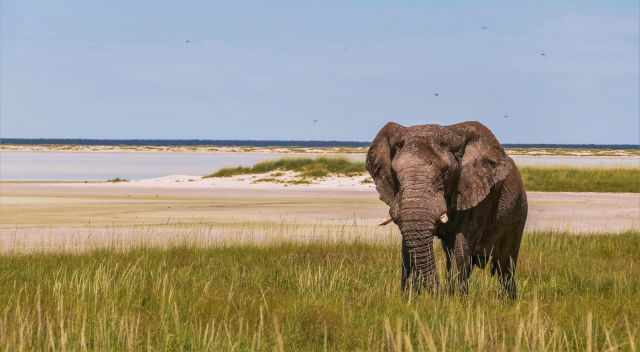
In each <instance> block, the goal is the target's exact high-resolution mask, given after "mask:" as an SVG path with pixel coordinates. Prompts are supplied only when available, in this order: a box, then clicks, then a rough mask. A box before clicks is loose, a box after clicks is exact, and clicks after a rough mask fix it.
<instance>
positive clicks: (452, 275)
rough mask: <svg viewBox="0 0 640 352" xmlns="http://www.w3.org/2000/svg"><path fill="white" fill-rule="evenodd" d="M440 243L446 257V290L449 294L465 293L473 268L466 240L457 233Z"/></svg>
mask: <svg viewBox="0 0 640 352" xmlns="http://www.w3.org/2000/svg"><path fill="white" fill-rule="evenodd" d="M442 244H443V248H444V251H445V256H446V259H447V291H448V292H449V294H455V293H456V292H460V293H461V294H463V295H466V294H467V293H468V289H469V287H468V286H469V285H468V282H469V276H471V271H472V270H473V262H472V258H471V251H470V249H469V245H468V242H467V241H466V239H465V237H464V235H463V234H461V233H458V234H455V235H451V236H448V237H446V238H445V240H444V241H443V243H442Z"/></svg>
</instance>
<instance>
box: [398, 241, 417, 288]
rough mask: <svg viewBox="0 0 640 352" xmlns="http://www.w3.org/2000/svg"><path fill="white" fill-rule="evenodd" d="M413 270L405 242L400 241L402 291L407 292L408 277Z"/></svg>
mask: <svg viewBox="0 0 640 352" xmlns="http://www.w3.org/2000/svg"><path fill="white" fill-rule="evenodd" d="M413 270H414V268H413V263H412V262H411V256H410V255H409V248H408V247H407V244H406V242H405V240H402V279H401V281H400V287H401V288H402V291H406V290H407V284H408V282H409V277H410V276H411V275H412V272H413Z"/></svg>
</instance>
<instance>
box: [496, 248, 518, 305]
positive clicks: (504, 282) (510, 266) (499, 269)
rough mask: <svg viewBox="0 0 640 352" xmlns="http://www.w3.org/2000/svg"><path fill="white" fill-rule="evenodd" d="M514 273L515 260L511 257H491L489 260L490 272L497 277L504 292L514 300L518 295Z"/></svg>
mask: <svg viewBox="0 0 640 352" xmlns="http://www.w3.org/2000/svg"><path fill="white" fill-rule="evenodd" d="M515 273H516V262H515V260H514V259H513V258H511V257H503V258H493V260H492V262H491V274H492V275H496V276H497V277H498V281H500V285H501V286H502V290H503V292H504V294H505V295H506V297H508V298H509V299H512V300H515V299H516V298H517V296H518V292H517V285H516V279H515Z"/></svg>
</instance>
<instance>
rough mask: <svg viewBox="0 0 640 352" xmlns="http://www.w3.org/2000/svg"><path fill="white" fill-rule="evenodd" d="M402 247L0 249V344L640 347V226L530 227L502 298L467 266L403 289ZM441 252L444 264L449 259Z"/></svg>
mask: <svg viewBox="0 0 640 352" xmlns="http://www.w3.org/2000/svg"><path fill="white" fill-rule="evenodd" d="M397 247H398V246H397V245H389V244H383V243H381V244H364V243H358V242H350V243H349V242H345V243H336V242H331V243H329V242H327V243H309V244H303V243H297V244H295V243H281V244H272V245H268V246H256V245H226V246H222V247H209V248H202V247H195V246H188V245H184V246H176V247H173V248H169V249H157V248H156V249H153V248H138V249H132V250H127V251H121V250H99V251H93V252H89V253H84V254H76V255H73V254H22V255H20V254H13V255H7V256H1V257H0V348H1V349H2V350H6V351H21V350H24V351H28V350H78V351H83V350H130V351H132V350H135V351H138V350H155V351H160V350H170V351H183V350H235V351H247V350H261V351H271V350H278V351H284V350H286V351H307V350H315V351H321V350H367V351H440V350H452V351H483V350H485V351H506V350H509V351H518V350H528V351H545V350H546V351H566V350H575V351H599V350H629V351H633V350H637V349H638V348H639V347H640V346H639V344H640V341H639V337H640V327H639V324H638V321H640V233H627V234H623V235H616V236H609V235H598V236H570V235H566V234H527V235H525V239H524V242H523V245H522V250H521V256H520V263H519V270H518V275H519V276H518V283H519V288H520V293H521V297H520V299H519V300H518V301H517V302H508V301H505V300H503V299H502V298H500V296H499V290H498V285H497V283H496V282H495V280H493V278H491V277H490V276H489V275H488V274H487V273H486V272H480V271H477V272H475V273H474V275H473V276H472V280H471V288H470V294H469V295H468V296H467V297H448V296H430V295H424V296H420V297H411V296H409V297H403V296H401V295H400V290H399V277H400V271H399V269H400V267H399V266H400V258H399V248H397ZM436 250H437V253H438V254H439V255H440V254H441V253H440V249H439V248H437V249H436ZM439 261H440V266H439V268H442V267H443V265H442V256H441V255H440V256H439ZM616 348H618V349H616Z"/></svg>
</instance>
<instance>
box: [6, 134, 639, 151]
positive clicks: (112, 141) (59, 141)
mask: <svg viewBox="0 0 640 352" xmlns="http://www.w3.org/2000/svg"><path fill="white" fill-rule="evenodd" d="M45 142H46V143H45ZM72 142H80V143H82V144H90V145H117V144H119V145H153V143H154V142H155V143H163V144H161V145H167V143H172V144H174V145H192V146H193V145H211V143H218V144H219V143H224V144H228V145H227V146H238V147H240V146H252V145H247V144H238V143H259V144H261V146H274V147H275V146H287V147H293V146H301V147H314V146H317V147H319V146H327V145H328V144H337V145H336V146H349V145H350V146H353V147H364V146H368V145H369V144H371V142H370V141H357V140H314V139H307V140H305V139H290V140H288V139H205V138H188V139H182V138H179V139H174V138H42V137H38V138H28V137H27V138H25V137H18V138H15V137H11V138H5V137H1V138H0V144H20V145H38V144H54V145H64V144H78V143H72ZM100 142H103V143H104V142H107V143H106V144H98V143H100ZM181 142H182V143H185V142H189V143H188V144H181ZM207 142H208V143H207ZM265 143H274V144H272V145H268V144H265ZM295 143H304V144H307V145H296V144H295ZM308 144H316V145H308ZM501 144H502V145H503V146H505V147H507V148H509V147H530V148H534V147H551V148H553V147H556V148H563V147H565V148H571V147H609V148H611V147H613V148H633V149H636V148H638V149H640V144H598V143H501Z"/></svg>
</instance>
